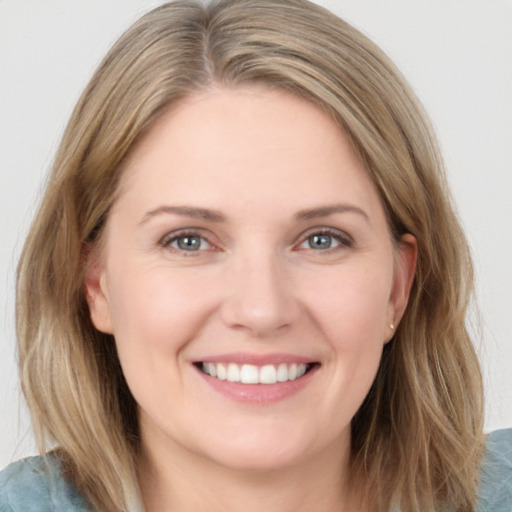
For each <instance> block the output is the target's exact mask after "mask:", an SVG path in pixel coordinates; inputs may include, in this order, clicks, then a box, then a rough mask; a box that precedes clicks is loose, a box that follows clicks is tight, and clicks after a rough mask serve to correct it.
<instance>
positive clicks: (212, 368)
mask: <svg viewBox="0 0 512 512" xmlns="http://www.w3.org/2000/svg"><path fill="white" fill-rule="evenodd" d="M207 367H208V373H209V374H210V375H211V376H212V377H217V368H216V367H215V365H214V364H213V363H208V365H207Z"/></svg>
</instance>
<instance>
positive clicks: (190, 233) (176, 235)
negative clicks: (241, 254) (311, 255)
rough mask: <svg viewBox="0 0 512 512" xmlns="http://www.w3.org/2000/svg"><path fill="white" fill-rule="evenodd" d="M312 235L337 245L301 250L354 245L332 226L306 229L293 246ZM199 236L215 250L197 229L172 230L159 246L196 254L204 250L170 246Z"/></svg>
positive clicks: (330, 248)
mask: <svg viewBox="0 0 512 512" xmlns="http://www.w3.org/2000/svg"><path fill="white" fill-rule="evenodd" d="M313 236H328V237H331V238H333V239H335V240H336V241H337V242H338V245H336V246H334V247H328V248H325V249H314V248H313V247H308V248H304V249H303V250H312V251H315V252H323V253H332V252H336V251H339V250H343V249H347V248H351V247H353V246H354V240H353V239H352V237H350V236H349V235H347V234H346V233H344V232H343V231H339V230H337V229H334V228H315V229H311V230H309V231H307V232H306V233H303V234H302V235H301V237H300V239H301V241H300V243H298V244H295V246H294V248H296V249H300V246H301V245H303V244H304V243H307V242H308V241H309V240H310V239H311V237H313ZM187 237H189V238H199V239H200V240H201V243H202V242H206V243H207V244H208V245H209V246H210V248H209V249H208V250H213V251H217V250H218V249H217V247H216V246H215V244H213V243H212V242H210V241H209V240H208V238H206V237H205V236H203V235H201V233H200V231H199V230H185V231H178V232H172V233H168V234H167V235H165V236H164V237H163V238H161V239H160V241H159V245H160V246H161V247H164V248H166V249H170V250H172V251H173V252H175V253H178V254H181V255H184V256H198V255H199V254H200V253H202V252H204V250H201V249H200V248H199V249H197V250H190V251H187V250H186V249H181V248H179V247H172V244H173V243H174V242H177V241H178V240H180V239H183V238H187Z"/></svg>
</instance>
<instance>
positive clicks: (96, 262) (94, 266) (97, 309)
mask: <svg viewBox="0 0 512 512" xmlns="http://www.w3.org/2000/svg"><path fill="white" fill-rule="evenodd" d="M85 259H86V274H85V282H84V288H85V290H84V291H85V298H86V300H87V304H88V305H89V313H90V316H91V320H92V323H93V324H94V326H95V327H96V329H98V330H99V331H101V332H104V333H107V334H113V332H114V331H113V328H112V320H111V314H110V301H109V295H108V288H107V282H106V274H105V270H104V268H103V266H104V265H103V263H102V261H101V257H100V255H99V254H98V249H97V248H90V249H89V250H87V253H86V258H85Z"/></svg>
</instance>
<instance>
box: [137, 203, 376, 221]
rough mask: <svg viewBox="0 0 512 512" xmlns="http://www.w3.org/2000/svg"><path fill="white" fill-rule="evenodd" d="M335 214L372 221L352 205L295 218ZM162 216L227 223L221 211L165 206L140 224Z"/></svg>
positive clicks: (320, 209)
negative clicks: (351, 214)
mask: <svg viewBox="0 0 512 512" xmlns="http://www.w3.org/2000/svg"><path fill="white" fill-rule="evenodd" d="M335 213H357V214H359V215H361V216H362V217H364V219H365V220H366V221H368V222H369V221H370V218H369V216H368V214H367V213H366V212H365V211H364V210H362V209H361V208H359V207H358V206H354V205H350V204H333V205H326V206H319V207H316V208H308V209H307V210H301V211H299V212H297V213H296V214H295V216H294V218H295V220H296V221H301V220H311V219H316V218H319V217H328V216H329V215H333V214H335ZM162 214H174V215H180V216H183V217H190V218H193V219H201V220H206V221H210V222H217V223H221V222H226V217H225V216H224V214H223V213H222V212H220V211H219V210H212V209H209V208H199V207H196V206H170V205H163V206H158V207H157V208H154V209H153V210H150V211H148V212H146V213H145V214H144V216H143V217H142V219H141V220H140V223H139V224H144V223H145V222H147V221H148V220H149V219H151V218H153V217H156V216H158V215H162Z"/></svg>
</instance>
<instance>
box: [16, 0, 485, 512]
mask: <svg viewBox="0 0 512 512" xmlns="http://www.w3.org/2000/svg"><path fill="white" fill-rule="evenodd" d="M256 83H257V84H263V85H267V86H268V87H270V88H277V89H282V90H286V91H288V92H290V93H292V94H295V95H297V96H300V97H302V98H305V99H307V100H308V101H310V102H312V103H314V104H316V105H318V106H319V107H320V108H322V109H323V110H324V111H325V112H327V113H328V114H329V115H331V116H332V117H333V119H335V120H336V122H337V123H339V126H340V129H343V130H344V132H345V133H346V134H347V136H348V137H349V138H350V139H351V142H352V144H353V146H354V148H355V149H356V151H357V152H358V153H359V154H360V156H361V158H362V159H363V160H364V162H365V165H366V169H367V172H368V174H369V176H370V177H371V178H372V180H373V182H374V183H375V186H376V187H377V190H378V192H379V195H380V198H381V201H382V204H383V205H384V209H385V212H386V215H387V219H388V223H389V226H390V231H391V233H392V235H393V236H394V237H395V238H396V239H397V240H398V239H399V237H400V236H401V235H402V234H404V233H412V234H413V235H414V236H415V237H416V239H417V242H418V248H419V254H418V263H417V268H416V274H415V280H414V284H413V287H412V291H411V296H410V301H409V305H408V307H407V309H406V312H405V314H404V317H403V319H402V321H401V323H400V325H399V327H398V329H397V332H396V334H395V336H394V338H393V340H392V341H391V342H390V343H388V344H387V345H386V347H385V350H384V353H383V357H382V361H381V365H380V368H379V371H378V374H377V377H376V379H375V382H374V384H373V387H372V389H371V391H370V393H369V394H368V396H367V397H366V399H365V401H364V403H363V405H362V406H361V408H360V409H359V411H358V412H357V414H356V415H355V417H354V418H353V422H352V444H351V450H352V457H351V464H352V471H353V473H354V474H357V475H361V476H363V477H364V481H365V483H366V484H365V485H366V491H367V492H366V495H365V496H366V499H367V500H368V503H371V504H372V508H373V509H375V510H379V511H388V510H391V509H394V508H395V507H397V508H400V510H402V512H413V511H414V512H418V511H426V510H429V511H430V510H435V511H439V510H441V509H443V508H447V507H449V508H451V509H452V510H454V511H472V510H474V507H475V501H476V490H477V484H478V473H479V464H480V459H481V455H482V446H483V434H482V428H483V426H482V424H483V413H482V385H481V376H480V369H479V365H478V361H477V358H476V355H475V351H474V349H473V346H472V343H471V340H470V338H469V336H468V333H467V330H466V326H465V316H466V309H467V306H468V300H469V297H470V295H471V293H472V287H473V283H472V267H471V261H470V256H469V252H468V247H467V244H466V241H465V238H464V235H463V233H462V231H461V228H460V226H459V223H458V221H457V218H456V215H455V214H454V210H453V207H452V204H451V200H450V197H449V192H448V190H447V185H446V180H445V175H444V170H443V163H442V160H441V157H440V154H439V151H438V148H437V145H436V141H435V138H434V136H433V134H432V130H431V128H430V125H429V122H428V120H427V117H426V115H425V114H424V112H423V110H422V108H421V106H420V105H419V103H418V101H417V100H416V99H415V96H414V95H413V93H412V92H411V90H410V89H409V87H408V85H407V84H406V82H405V80H404V79H403V78H402V76H401V75H400V73H399V72H398V71H397V70H396V69H395V67H394V65H393V64H392V63H391V62H390V61H389V59H388V58H387V57H386V56H385V55H384V53H383V52H382V51H381V50H380V49H379V48H378V47H376V46H375V45H374V44H373V43H372V42H371V41H369V40H368V39H367V38H366V37H365V36H363V35H362V34H361V33H360V32H358V31H357V30H356V29H354V28H353V27H352V26H350V25H349V24H348V23H346V22H345V21H343V20H341V19H339V18H338V17H336V16H335V15H333V14H332V13H330V12H329V11H327V10H325V9H323V8H321V7H319V6H317V5H314V4H312V3H309V2H307V1H306V0H220V1H217V2H213V3H210V4H207V5H205V4H204V2H196V1H192V0H190V1H189V0H180V1H176V2H172V3H169V4H165V5H163V6H161V7H158V8H157V9H155V10H153V11H151V12H150V13H148V14H146V15H145V16H143V17H142V18H141V19H140V20H139V21H137V22H136V23H135V24H134V25H133V26H132V27H131V28H129V29H128V31H127V32H126V33H125V34H124V35H122V37H121V38H120V39H119V41H118V42H117V43H116V44H115V45H114V46H113V48H112V49H111V50H110V52H109V53H108V55H107V56H106V57H105V59H104V60H103V62H102V63H101V65H100V66H99V68H98V70H97V71H96V73H95V74H94V76H93V77H92V79H91V81H90V83H89V84H88V85H87V87H86V89H85V91H84V92H83V94H82V96H81V98H80V100H79V101H78V104H77V105H76V108H75V110H74V112H73V114H72V116H71V119H70V121H69V124H68V126H67V129H66V131H65V133H64V136H63V140H62V143H61V145H60V148H59V150H58V152H57V155H56V158H55V162H54V165H53V169H52V171H51V174H50V176H49V180H48V183H47V187H46V191H45V194H44V197H43V198H42V202H41V204H40V207H39V210H38V212H37V214H36V215H35V220H34V222H33V225H32V228H31V230H30V233H29V235H28V237H27V241H26V244H25V246H24V250H23V254H22V257H21V260H20V263H19V267H18V281H17V303H16V310H17V332H18V340H19V362H20V373H21V380H22V387H23V391H24V394H25V397H26V400H27V402H28V405H29V408H30V411H31V415H32V421H33V426H34V430H35V434H36V438H37V441H38V444H39V448H40V450H41V452H43V453H44V452H45V451H46V450H48V447H49V446H57V447H58V450H59V453H60V456H61V459H62V460H63V461H64V468H65V471H66V474H67V475H68V476H69V477H70V478H71V479H72V480H73V481H74V482H75V484H76V485H77V486H78V488H79V489H80V491H81V492H82V493H83V495H84V497H85V498H86V499H87V500H88V501H89V503H90V504H92V506H93V507H96V508H97V509H98V510H102V511H107V512H114V511H116V512H119V511H121V510H125V511H127V510H133V507H134V503H136V501H137V496H138V487H137V474H136V467H137V457H138V454H139V427H138V420H137V406H136V403H135V401H134V399H133V397H132V395H131V394H130V391H129V390H128V387H127V384H126V382H125V379H124V377H123V374H122V370H121V367H120V364H119V360H118V357H117V354H116V348H115V341H114V339H113V338H112V337H111V336H110V335H106V334H103V333H101V332H99V331H97V330H96V329H95V328H94V326H93V325H92V322H91V320H90V315H89V310H88V306H87V302H86V299H85V292H84V276H85V272H86V262H87V252H88V251H89V250H90V248H91V247H93V246H94V244H97V243H99V240H100V239H101V234H102V229H103V226H104V225H105V220H106V219H107V217H108V215H109V210H110V209H111V207H112V204H113V203H114V202H115V200H116V194H117V192H118V183H119V180H120V175H121V173H122V169H123V162H124V161H125V160H126V158H127V157H128V155H129V154H130V150H131V149H133V147H134V145H135V144H136V142H137V141H138V140H140V138H141V136H142V135H143V134H144V133H145V132H146V131H147V130H148V129H149V128H150V127H151V126H152V125H153V124H154V122H155V121H156V120H157V119H158V118H159V117H160V116H161V115H162V114H163V113H164V112H166V111H167V110H168V109H169V108H170V106H171V105H173V104H175V103H177V102H179V101H180V100H181V99H183V98H185V97H187V96H190V95H191V94H193V93H194V92H197V91H204V90H208V88H210V87H213V86H226V87H238V86H242V87H243V86H244V85H248V84H256Z"/></svg>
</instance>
